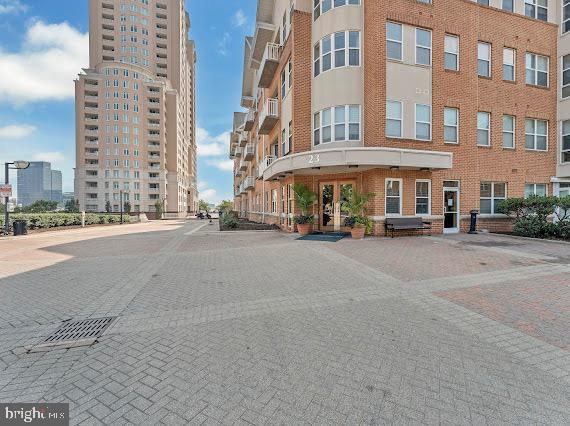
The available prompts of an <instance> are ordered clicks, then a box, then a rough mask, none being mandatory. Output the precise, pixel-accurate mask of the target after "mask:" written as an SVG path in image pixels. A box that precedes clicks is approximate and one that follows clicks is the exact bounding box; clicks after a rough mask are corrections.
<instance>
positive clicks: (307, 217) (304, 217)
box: [293, 183, 318, 225]
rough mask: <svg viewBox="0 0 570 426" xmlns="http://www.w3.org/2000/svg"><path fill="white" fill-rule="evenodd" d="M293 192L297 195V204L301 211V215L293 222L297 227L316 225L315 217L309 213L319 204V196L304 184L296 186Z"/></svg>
mask: <svg viewBox="0 0 570 426" xmlns="http://www.w3.org/2000/svg"><path fill="white" fill-rule="evenodd" d="M293 192H294V193H295V202H296V203H297V206H299V210H300V211H301V214H300V215H297V216H295V217H294V218H293V221H294V222H295V223H296V224H297V225H304V224H313V223H315V216H314V215H313V214H310V213H309V211H310V210H312V208H313V206H314V205H315V203H316V202H317V199H318V195H317V194H316V193H315V192H313V191H311V190H310V189H309V188H308V187H307V186H306V185H304V184H302V183H296V184H294V185H293Z"/></svg>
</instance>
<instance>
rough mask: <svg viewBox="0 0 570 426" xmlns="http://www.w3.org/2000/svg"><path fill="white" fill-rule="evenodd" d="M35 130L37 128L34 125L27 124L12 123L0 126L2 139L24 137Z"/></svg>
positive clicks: (0, 138)
mask: <svg viewBox="0 0 570 426" xmlns="http://www.w3.org/2000/svg"><path fill="white" fill-rule="evenodd" d="M35 131H36V128H35V127H34V126H30V125H27V124H11V125H8V126H4V127H0V141H1V140H8V141H9V140H16V139H24V138H26V137H28V136H30V135H31V134H32V133H34V132H35Z"/></svg>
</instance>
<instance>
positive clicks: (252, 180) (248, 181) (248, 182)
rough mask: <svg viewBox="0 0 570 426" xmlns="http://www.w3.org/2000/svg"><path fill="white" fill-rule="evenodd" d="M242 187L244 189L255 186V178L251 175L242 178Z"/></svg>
mask: <svg viewBox="0 0 570 426" xmlns="http://www.w3.org/2000/svg"><path fill="white" fill-rule="evenodd" d="M243 187H244V189H245V190H246V191H248V190H250V189H254V188H255V178H254V177H253V176H248V177H246V178H245V179H244V180H243Z"/></svg>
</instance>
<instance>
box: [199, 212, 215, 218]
mask: <svg viewBox="0 0 570 426" xmlns="http://www.w3.org/2000/svg"><path fill="white" fill-rule="evenodd" d="M196 218H197V219H200V220H203V219H210V220H211V219H212V216H211V215H210V213H206V214H204V213H202V212H198V213H196Z"/></svg>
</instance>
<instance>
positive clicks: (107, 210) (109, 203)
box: [105, 201, 112, 213]
mask: <svg viewBox="0 0 570 426" xmlns="http://www.w3.org/2000/svg"><path fill="white" fill-rule="evenodd" d="M111 210H112V208H111V202H110V201H107V202H106V203H105V211H106V212H107V213H111Z"/></svg>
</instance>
